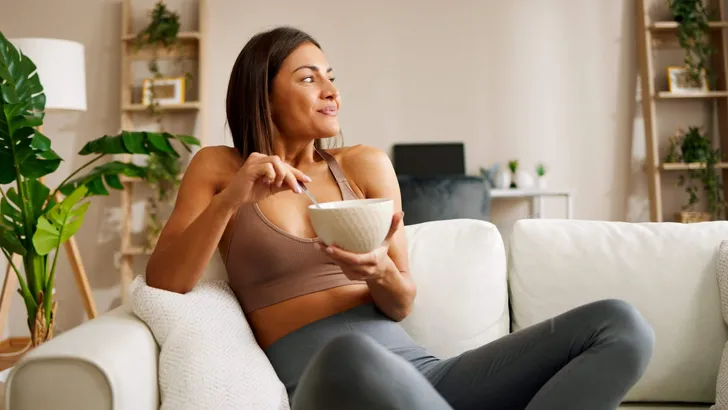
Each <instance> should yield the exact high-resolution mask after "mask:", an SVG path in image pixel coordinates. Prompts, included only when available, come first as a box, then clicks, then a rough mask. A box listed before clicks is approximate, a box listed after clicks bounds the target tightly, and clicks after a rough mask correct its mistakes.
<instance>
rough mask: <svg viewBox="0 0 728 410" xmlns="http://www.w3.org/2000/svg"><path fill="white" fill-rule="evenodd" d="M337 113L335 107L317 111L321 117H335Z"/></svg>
mask: <svg viewBox="0 0 728 410" xmlns="http://www.w3.org/2000/svg"><path fill="white" fill-rule="evenodd" d="M337 111H338V110H337V109H336V107H326V108H322V109H320V110H318V112H320V113H321V114H323V115H336V112H337Z"/></svg>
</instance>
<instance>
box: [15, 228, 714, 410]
mask: <svg viewBox="0 0 728 410" xmlns="http://www.w3.org/2000/svg"><path fill="white" fill-rule="evenodd" d="M406 231H407V235H408V239H409V251H410V258H411V264H412V272H413V275H414V277H415V280H416V281H417V283H418V288H419V294H418V298H417V300H416V305H415V309H414V312H413V313H412V315H411V316H410V317H408V318H407V319H406V320H405V321H404V322H403V323H402V326H404V327H405V328H406V329H407V331H408V332H410V334H411V335H412V336H413V338H415V339H416V340H417V341H419V342H420V343H422V344H423V345H425V346H426V347H428V348H429V349H431V350H432V351H433V352H435V353H436V354H438V355H440V356H443V357H449V356H451V355H454V354H457V353H458V352H461V351H463V350H464V349H468V348H472V347H475V346H478V345H480V344H483V343H486V342H488V341H491V340H493V339H496V338H498V337H500V336H503V335H505V334H507V333H508V332H509V331H512V330H515V329H519V328H522V327H525V326H528V325H530V324H533V323H536V322H538V321H540V320H542V319H545V318H547V317H549V316H553V315H556V314H558V313H560V312H562V311H565V310H567V309H570V308H572V307H575V306H578V305H580V304H583V303H586V302H589V301H592V300H596V299H602V298H620V299H624V300H626V301H628V302H631V303H632V304H634V305H635V306H636V307H637V308H638V309H639V310H640V311H641V312H642V314H644V315H645V317H646V318H647V320H648V321H649V322H650V323H651V324H652V326H653V328H654V330H655V335H656V345H655V352H654V356H653V359H652V362H651V364H650V366H649V367H648V369H647V371H646V374H645V375H644V377H643V378H642V379H641V380H640V381H639V382H638V384H637V385H636V386H635V387H634V389H632V391H631V392H630V393H629V395H628V397H627V401H626V402H625V403H624V404H623V407H621V408H624V409H633V410H638V409H639V410H647V409H650V410H651V409H662V410H668V409H675V410H677V409H707V408H709V407H710V405H711V404H712V403H713V401H714V398H715V390H716V377H717V373H718V366H719V362H720V359H721V352H722V350H723V347H724V344H725V343H726V341H727V340H728V329H727V328H726V326H725V325H724V322H723V320H722V318H721V314H720V300H719V293H718V288H717V284H716V276H715V269H716V255H717V251H718V246H719V244H720V241H721V240H724V239H728V222H713V223H702V224H691V225H682V224H673V223H662V224H649V223H646V224H630V223H621V222H601V221H578V220H522V221H519V222H517V223H516V225H515V227H514V230H513V232H512V236H511V239H510V242H509V246H508V248H509V251H508V254H507V255H506V250H505V249H506V247H505V246H504V243H503V240H502V239H501V236H500V234H499V233H498V231H497V229H496V228H495V227H494V226H493V225H492V224H490V223H486V222H481V221H473V220H452V221H440V222H428V223H423V224H419V225H414V226H407V227H406ZM506 261H507V263H506ZM217 264H219V261H216V262H215V263H213V264H212V265H215V266H211V268H210V272H208V275H210V277H212V276H214V275H218V274H220V271H219V269H220V266H219V265H217ZM506 265H508V269H506ZM158 354H159V352H158V347H157V345H156V343H155V341H154V338H153V337H152V335H151V333H150V331H149V329H148V328H147V327H146V326H145V324H144V323H142V322H141V321H140V320H139V319H138V318H136V317H135V316H134V315H133V314H132V313H131V311H130V308H129V307H128V306H123V307H120V308H118V309H115V310H113V311H111V312H108V313H106V314H104V315H102V316H101V317H99V318H97V319H95V320H92V321H89V322H86V323H84V324H82V325H81V326H78V327H77V328H74V329H73V330H70V331H68V332H66V333H64V334H61V335H59V336H57V337H56V338H55V339H53V340H52V341H50V342H48V343H46V344H44V345H42V346H40V347H38V348H36V349H34V350H33V351H31V352H30V353H28V354H27V355H26V357H25V358H24V359H23V360H22V361H21V362H20V363H18V364H17V365H16V366H15V368H14V369H13V371H12V372H11V374H10V376H9V379H8V381H7V383H6V398H5V404H6V410H38V409H54V410H87V409H88V410H104V409H114V410H152V409H157V408H158V407H159V401H160V397H159V396H160V394H159V389H158V384H157V364H158V363H157V359H158V357H159V356H158Z"/></svg>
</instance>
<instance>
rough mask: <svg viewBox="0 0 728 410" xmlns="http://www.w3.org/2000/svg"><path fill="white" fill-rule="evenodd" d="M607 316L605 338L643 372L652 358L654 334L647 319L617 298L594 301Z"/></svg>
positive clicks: (638, 370)
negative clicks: (617, 346) (618, 347)
mask: <svg viewBox="0 0 728 410" xmlns="http://www.w3.org/2000/svg"><path fill="white" fill-rule="evenodd" d="M596 303H597V305H598V308H599V309H601V310H603V312H602V313H603V314H604V315H605V316H606V318H607V323H608V326H607V332H606V334H605V336H604V337H605V338H606V339H608V340H609V341H611V342H612V343H616V344H618V345H619V346H620V349H622V350H623V351H624V355H623V356H622V357H623V359H624V360H629V361H630V362H631V363H632V364H633V365H634V369H635V371H637V372H640V373H641V372H643V371H644V369H645V368H646V367H647V364H648V363H649V361H650V359H651V358H652V351H653V348H654V343H655V334H654V331H653V329H652V326H651V325H650V324H649V322H648V321H647V319H645V317H644V316H643V315H642V314H641V313H640V312H639V310H637V308H636V307H634V306H633V305H632V304H630V303H628V302H625V301H623V300H619V299H606V300H602V301H599V302H596Z"/></svg>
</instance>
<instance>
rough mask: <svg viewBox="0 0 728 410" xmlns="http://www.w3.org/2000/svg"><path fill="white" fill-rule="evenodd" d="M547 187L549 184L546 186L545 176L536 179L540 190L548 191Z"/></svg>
mask: <svg viewBox="0 0 728 410" xmlns="http://www.w3.org/2000/svg"><path fill="white" fill-rule="evenodd" d="M547 185H548V184H546V176H545V175H544V176H540V177H538V178H537V179H536V187H538V189H546V188H547Z"/></svg>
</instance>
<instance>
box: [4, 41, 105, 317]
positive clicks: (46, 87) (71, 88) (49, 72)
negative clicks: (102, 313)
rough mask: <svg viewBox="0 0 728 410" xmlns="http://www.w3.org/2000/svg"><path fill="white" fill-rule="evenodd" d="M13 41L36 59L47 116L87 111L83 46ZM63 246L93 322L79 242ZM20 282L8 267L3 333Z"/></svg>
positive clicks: (16, 257) (58, 198)
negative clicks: (55, 113) (52, 113)
mask: <svg viewBox="0 0 728 410" xmlns="http://www.w3.org/2000/svg"><path fill="white" fill-rule="evenodd" d="M10 42H11V43H13V45H14V46H15V47H16V48H18V49H19V50H21V51H22V52H23V54H25V55H26V56H28V57H29V58H30V59H31V60H33V63H34V64H35V66H36V71H37V73H38V76H39V78H40V81H41V84H42V85H43V91H44V93H45V96H46V106H45V112H46V113H47V112H53V111H86V68H85V58H84V47H83V45H82V44H80V43H77V42H73V41H68V40H59V39H50V38H15V39H10ZM55 199H56V201H58V202H60V201H61V200H62V197H61V194H60V193H57V194H56V198H55ZM64 247H65V250H66V255H67V257H68V261H69V263H70V265H71V269H72V270H73V273H74V277H75V280H76V286H77V287H78V290H79V292H80V293H81V296H82V298H83V304H84V308H85V310H86V315H87V316H88V318H89V319H93V318H95V317H96V304H95V303H94V300H93V297H92V294H91V287H90V286H89V283H88V277H87V276H86V270H85V268H84V266H83V262H82V260H81V254H80V252H79V250H78V244H77V243H76V239H75V238H74V237H71V238H70V239H69V240H68V241H66V242H65V243H64ZM12 257H13V262H14V263H15V264H16V266H20V265H22V261H21V258H20V256H19V255H13V256H12ZM17 281H18V278H17V277H16V276H15V275H14V274H13V272H12V270H11V267H10V264H8V267H7V269H6V272H5V279H4V282H3V287H2V292H1V293H0V330H1V329H5V325H6V323H7V318H8V314H9V313H10V305H11V303H12V302H11V301H12V297H13V294H14V293H15V291H16V288H17V286H18V282H17Z"/></svg>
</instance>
